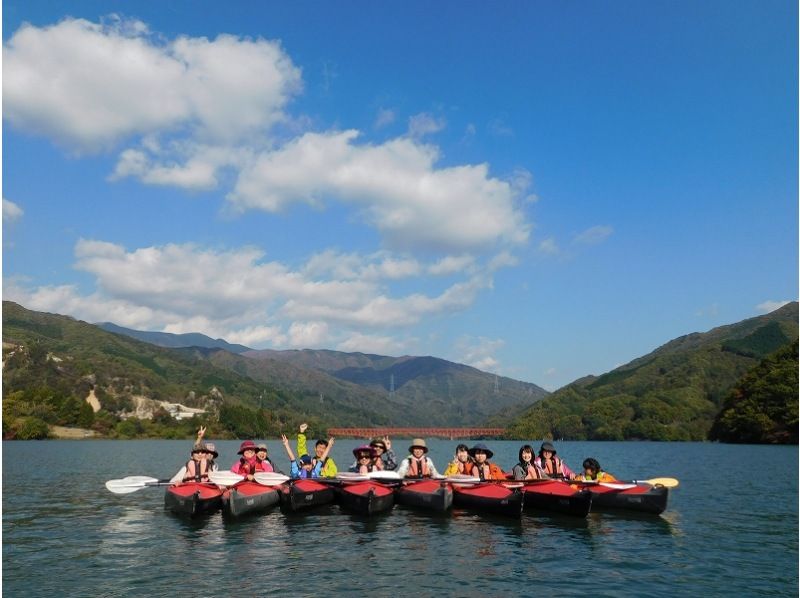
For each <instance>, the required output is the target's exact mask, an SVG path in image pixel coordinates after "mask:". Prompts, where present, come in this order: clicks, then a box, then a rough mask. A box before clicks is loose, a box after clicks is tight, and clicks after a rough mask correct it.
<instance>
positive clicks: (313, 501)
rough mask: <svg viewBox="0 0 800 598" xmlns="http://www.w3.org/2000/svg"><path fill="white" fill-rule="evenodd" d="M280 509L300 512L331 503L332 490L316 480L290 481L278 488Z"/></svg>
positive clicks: (333, 495)
mask: <svg viewBox="0 0 800 598" xmlns="http://www.w3.org/2000/svg"><path fill="white" fill-rule="evenodd" d="M280 497H281V498H280V500H281V507H282V508H284V509H287V510H289V511H301V510H303V509H310V508H312V507H317V506H319V505H326V504H328V503H331V502H333V500H334V498H335V494H334V492H333V488H331V487H330V486H326V485H325V484H322V483H320V482H318V481H316V480H292V481H291V482H288V483H286V484H282V485H281V486H280Z"/></svg>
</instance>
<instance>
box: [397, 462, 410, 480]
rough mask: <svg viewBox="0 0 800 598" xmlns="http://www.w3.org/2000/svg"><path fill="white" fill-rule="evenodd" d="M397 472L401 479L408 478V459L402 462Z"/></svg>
mask: <svg viewBox="0 0 800 598" xmlns="http://www.w3.org/2000/svg"><path fill="white" fill-rule="evenodd" d="M396 471H397V475H399V476H400V477H401V478H404V477H406V474H407V473H408V459H403V460H402V461H401V462H400V467H398V468H397V469H396Z"/></svg>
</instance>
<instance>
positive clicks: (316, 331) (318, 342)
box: [289, 322, 330, 348]
mask: <svg viewBox="0 0 800 598" xmlns="http://www.w3.org/2000/svg"><path fill="white" fill-rule="evenodd" d="M329 340H330V337H329V334H328V324H326V323H325V322H292V325H291V326H289V344H290V345H291V346H293V347H308V348H318V347H322V346H323V345H324V343H326V342H328V341H329Z"/></svg>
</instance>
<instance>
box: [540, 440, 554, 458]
mask: <svg viewBox="0 0 800 598" xmlns="http://www.w3.org/2000/svg"><path fill="white" fill-rule="evenodd" d="M542 451H550V452H551V453H553V454H554V455H555V454H556V447H554V446H553V444H552V443H550V442H543V443H542V446H541V448H539V452H540V453H541V452H542Z"/></svg>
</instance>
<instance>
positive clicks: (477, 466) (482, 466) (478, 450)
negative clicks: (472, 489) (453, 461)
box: [467, 442, 506, 481]
mask: <svg viewBox="0 0 800 598" xmlns="http://www.w3.org/2000/svg"><path fill="white" fill-rule="evenodd" d="M469 456H470V457H472V460H473V461H474V463H472V464H470V467H469V468H468V470H467V475H471V476H474V477H477V478H480V479H481V480H482V481H483V480H505V479H506V474H505V473H503V470H502V469H500V467H499V466H497V465H495V464H494V463H490V462H489V459H491V458H492V457H493V456H494V453H493V452H492V451H490V450H489V447H487V446H486V445H485V444H483V443H482V442H479V443H477V444H476V445H475V446H473V447H472V448H471V449H469Z"/></svg>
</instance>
